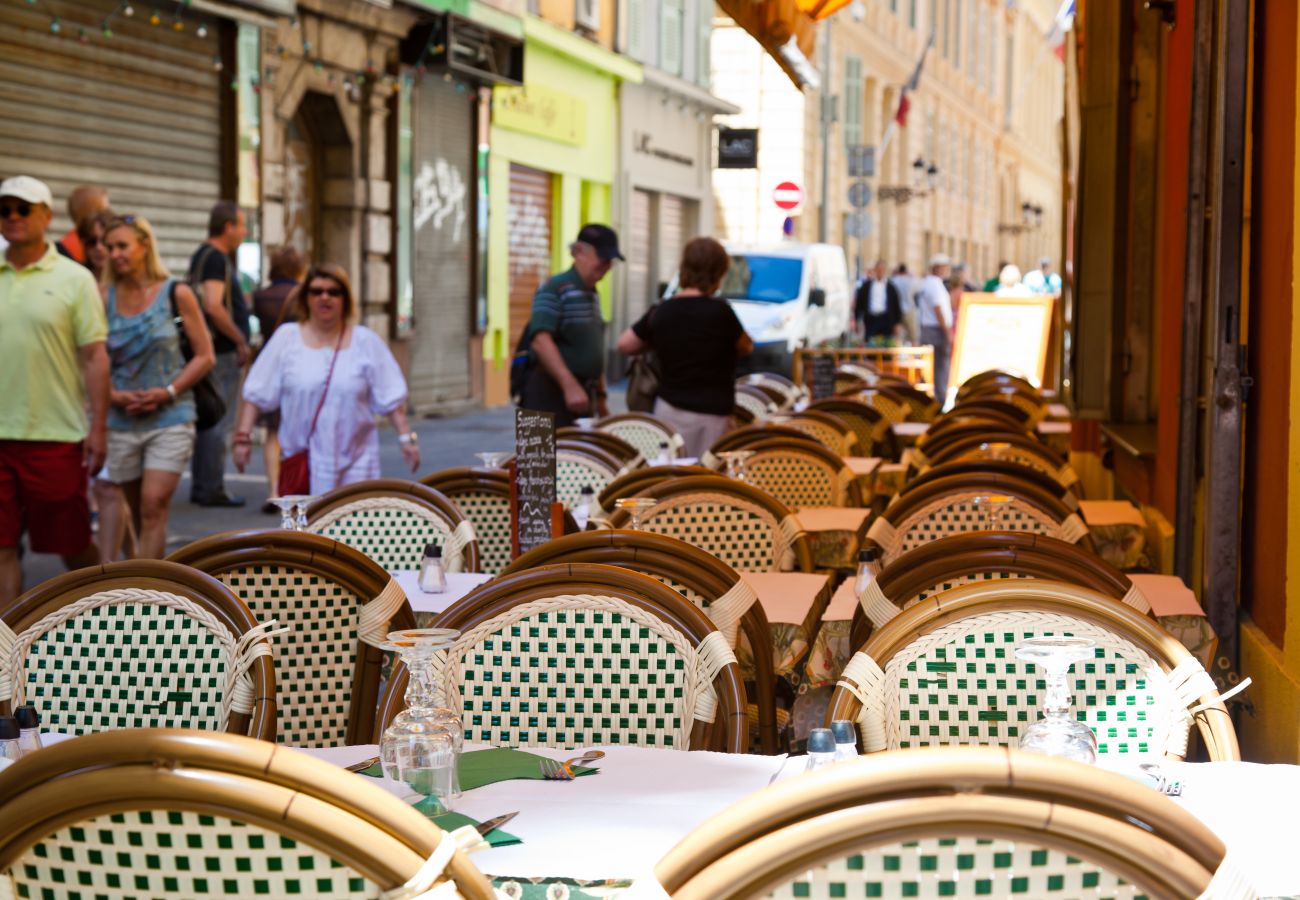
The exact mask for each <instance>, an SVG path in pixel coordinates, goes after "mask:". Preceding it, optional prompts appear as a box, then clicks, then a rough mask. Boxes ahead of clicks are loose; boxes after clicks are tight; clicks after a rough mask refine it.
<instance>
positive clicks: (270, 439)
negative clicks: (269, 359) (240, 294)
mask: <svg viewBox="0 0 1300 900" xmlns="http://www.w3.org/2000/svg"><path fill="white" fill-rule="evenodd" d="M306 271H307V261H306V260H305V259H303V256H302V254H301V253H299V252H298V251H297V249H295V248H294V247H290V246H284V247H276V248H275V249H274V250H272V251H271V273H270V283H269V284H268V285H267V286H266V287H264V288H261V289H260V290H257V291H254V292H253V314H254V315H255V316H257V324H258V329H259V330H260V331H261V332H262V346H263V347H266V345H267V344H268V343H270V341H271V337H272V335H274V334H275V330H276V329H277V328H279V327H280V325H281V324H283V323H284V321H285V319H286V318H287V319H288V320H289V321H292V320H293V318H294V315H293V313H292V309H293V292H294V291H295V290H297V288H298V285H299V284H301V283H302V276H303V274H304V273H305V272H306ZM257 424H258V426H259V427H261V428H263V429H265V432H266V439H265V441H264V442H263V444H262V464H263V469H264V471H265V472H266V495H267V497H276V496H279V494H278V491H277V489H276V486H277V485H278V484H279V481H280V411H279V410H278V409H276V410H272V411H271V412H269V413H264V414H263V415H261V416H259V417H258V419H257ZM262 511H263V512H268V513H274V512H276V511H277V507H276V505H275V504H274V503H272V502H271V501H270V500H267V502H266V505H265V506H264V507H263V508H262Z"/></svg>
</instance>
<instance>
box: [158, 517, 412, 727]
mask: <svg viewBox="0 0 1300 900" xmlns="http://www.w3.org/2000/svg"><path fill="white" fill-rule="evenodd" d="M168 559H169V560H171V561H172V562H175V563H180V564H181V565H185V566H190V567H192V568H195V569H198V570H199V571H201V572H205V573H207V574H208V575H211V576H212V577H214V578H217V579H220V577H221V576H222V575H225V574H227V573H230V572H237V571H240V570H245V569H248V568H249V567H252V566H283V567H285V568H289V569H295V570H298V571H301V572H307V573H310V574H313V575H318V576H320V577H322V578H325V579H327V580H329V581H332V582H334V583H335V584H337V585H339V586H341V587H342V588H343V589H344V590H346V591H347V592H348V593H350V594H353V595H355V596H356V598H357V600H358V601H359V602H360V604H361V606H365V605H367V604H369V603H372V602H375V601H376V600H377V599H378V598H379V597H380V595H381V594H383V593H384V591H385V590H386V589H387V590H392V589H393V587H395V584H394V585H393V587H390V583H392V577H391V576H390V575H389V574H388V573H387V572H385V571H384V570H383V569H382V568H380V566H379V564H378V563H376V562H375V561H374V560H372V559H371V558H370V557H368V556H366V555H365V554H364V553H362V552H361V551H360V550H357V549H355V548H354V547H349V546H348V545H347V544H343V543H340V542H338V541H335V540H332V539H330V538H327V537H323V536H322V535H319V534H311V533H309V532H302V531H285V530H282V529H268V530H247V531H229V532H226V533H224V534H215V535H212V536H211V537H206V538H201V539H200V540H197V541H195V542H194V543H192V544H188V545H186V546H184V547H182V548H180V549H179V550H177V551H176V552H174V553H173V554H172V555H171V556H170V557H168ZM397 590H400V588H397ZM241 599H242V598H241ZM247 605H248V606H250V607H251V606H252V605H253V604H247ZM414 627H415V613H414V612H412V611H411V604H410V603H409V602H403V603H402V604H401V605H400V606H399V607H397V609H396V611H395V612H393V614H392V617H391V618H390V619H389V623H388V626H387V627H386V628H384V629H382V631H383V633H385V634H387V632H388V631H396V630H399V629H405V628H414ZM281 640H285V637H284V636H281ZM356 648H357V653H356V661H355V664H354V675H353V681H352V699H351V703H350V705H349V708H348V714H347V716H348V720H347V737H346V738H345V742H346V743H347V744H365V743H368V742H369V741H370V737H371V734H372V733H373V731H374V727H375V710H376V709H377V707H378V705H379V687H380V683H381V682H382V679H383V676H382V670H383V665H384V652H383V651H382V650H380V649H379V647H377V646H375V645H374V644H371V643H367V642H366V641H364V640H361V639H358V641H357V644H356ZM294 659H295V656H294V655H293V654H285V653H280V654H278V663H277V665H278V666H279V667H280V669H281V671H282V672H287V670H286V667H287V666H292V665H293V661H294ZM277 708H278V709H280V710H281V711H283V707H282V706H280V705H278V704H277Z"/></svg>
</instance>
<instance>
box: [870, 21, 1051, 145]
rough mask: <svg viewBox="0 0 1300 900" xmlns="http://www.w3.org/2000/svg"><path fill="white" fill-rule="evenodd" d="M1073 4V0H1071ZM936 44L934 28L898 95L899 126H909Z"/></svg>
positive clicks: (895, 117) (896, 116)
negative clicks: (909, 115) (914, 95)
mask: <svg viewBox="0 0 1300 900" xmlns="http://www.w3.org/2000/svg"><path fill="white" fill-rule="evenodd" d="M1071 4H1073V0H1071ZM933 46H934V30H933V29H931V31H930V38H929V40H927V41H926V42H925V49H923V50H922V51H921V58H920V60H918V61H917V63H916V68H915V69H913V70H912V77H911V78H909V79H907V83H906V84H904V85H903V91H902V93H901V94H900V95H899V97H898V111H897V112H896V113H894V121H895V122H897V123H898V127H899V128H906V127H907V112H908V110H910V109H911V108H912V91H914V90H916V89H917V88H918V87H919V86H920V85H921V70H922V69H924V68H925V58H926V57H927V56H929V55H930V48H931V47H933Z"/></svg>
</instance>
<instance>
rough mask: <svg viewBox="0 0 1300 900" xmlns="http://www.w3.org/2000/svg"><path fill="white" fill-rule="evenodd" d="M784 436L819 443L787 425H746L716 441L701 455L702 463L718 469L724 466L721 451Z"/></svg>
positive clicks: (741, 447)
mask: <svg viewBox="0 0 1300 900" xmlns="http://www.w3.org/2000/svg"><path fill="white" fill-rule="evenodd" d="M778 437H779V438H783V439H785V440H790V441H806V442H808V443H810V444H817V443H818V442H817V440H816V439H815V438H813V437H812V436H811V435H809V434H807V433H805V432H803V431H799V430H797V429H794V428H790V427H788V426H785V425H777V424H774V423H771V422H764V423H761V424H757V425H744V426H742V427H740V428H737V429H736V430H735V431H728V432H727V433H726V434H724V435H723V436H722V437H720V438H718V440H717V441H715V442H714V444H713V446H712V447H710V448H709V449H708V450H706V451H705V452H704V455H703V456H702V457H700V465H702V466H705V467H707V468H709V469H713V470H717V469H721V468H723V467H724V464H723V461H722V458H721V457H720V456H718V454H719V453H725V452H727V451H729V450H748V449H749V446H750V444H754V443H757V442H759V441H767V440H771V439H772V438H778Z"/></svg>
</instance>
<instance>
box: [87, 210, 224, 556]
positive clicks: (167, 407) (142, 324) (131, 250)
mask: <svg viewBox="0 0 1300 900" xmlns="http://www.w3.org/2000/svg"><path fill="white" fill-rule="evenodd" d="M104 242H105V245H106V246H107V247H108V270H107V272H106V276H107V277H106V282H105V292H104V303H105V306H106V307H107V311H108V355H109V362H110V373H111V379H112V392H111V394H110V396H109V404H110V406H109V412H108V479H109V480H110V481H112V482H113V483H115V484H117V485H118V486H119V487H120V488H121V490H122V492H123V494H124V495H125V497H126V501H127V503H128V505H129V506H130V508H131V514H132V517H133V520H134V522H135V530H136V534H137V536H138V538H139V555H140V556H141V557H144V558H146V559H161V558H162V556H163V552H164V550H165V548H166V543H167V514H168V511H169V509H170V507H171V500H172V494H173V493H175V492H176V485H177V484H178V483H179V482H180V477H181V472H183V471H184V470H185V467H186V465H188V464H189V461H190V456H191V454H193V452H194V419H195V409H194V397H193V395H192V394H191V392H190V388H192V387H193V386H194V385H195V384H196V383H198V381H199V379H200V378H202V377H203V376H204V375H206V374H207V372H208V370H210V369H211V368H212V366H213V363H214V362H215V357H214V356H213V352H212V338H211V336H210V335H209V334H208V329H207V325H206V324H204V321H203V313H202V312H201V311H200V310H199V304H198V301H197V300H196V299H195V298H194V293H193V292H192V291H191V290H190V288H189V286H188V285H186V284H184V283H183V282H180V281H178V280H176V279H174V278H172V277H171V276H170V275H169V274H168V272H167V270H166V269H165V268H164V267H163V264H162V260H161V259H160V258H159V256H158V242H157V240H156V239H155V237H154V233H153V229H152V228H151V227H150V226H149V223H148V222H146V221H145V220H144V219H142V218H140V217H139V216H122V217H120V218H116V219H113V220H112V221H110V222H109V223H108V225H107V227H106V228H105V231H104ZM173 308H174V309H175V313H173ZM176 315H179V317H180V319H181V323H182V327H183V328H184V329H185V335H186V337H187V338H188V339H189V343H190V346H191V347H192V348H193V350H194V355H193V357H192V358H191V359H190V361H189V362H186V361H185V358H184V357H183V356H182V355H181V347H180V333H179V332H178V331H177V327H176V321H175V317H176ZM102 527H109V528H112V527H114V524H113V523H110V522H104V523H102V525H101V528H102ZM112 541H113V536H112V535H103V534H101V543H103V544H104V545H105V546H110V547H111V546H116V545H115V544H114V543H112Z"/></svg>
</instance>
